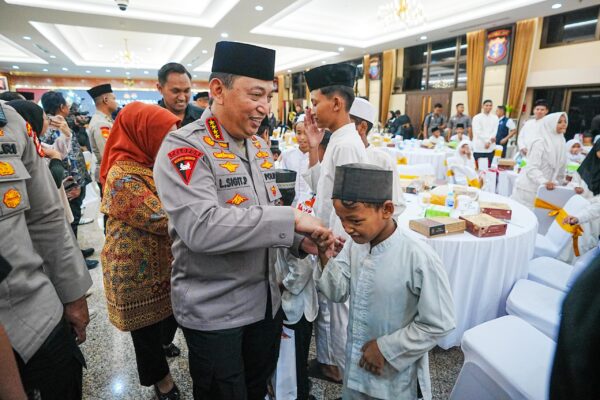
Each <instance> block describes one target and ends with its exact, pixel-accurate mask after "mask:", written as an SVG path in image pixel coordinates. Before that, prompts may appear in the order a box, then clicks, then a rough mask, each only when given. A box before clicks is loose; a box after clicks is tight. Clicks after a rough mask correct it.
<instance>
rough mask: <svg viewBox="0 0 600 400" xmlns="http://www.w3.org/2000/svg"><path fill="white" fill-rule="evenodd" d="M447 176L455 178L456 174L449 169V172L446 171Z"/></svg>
mask: <svg viewBox="0 0 600 400" xmlns="http://www.w3.org/2000/svg"><path fill="white" fill-rule="evenodd" d="M446 176H454V172H452V170H451V169H448V171H446Z"/></svg>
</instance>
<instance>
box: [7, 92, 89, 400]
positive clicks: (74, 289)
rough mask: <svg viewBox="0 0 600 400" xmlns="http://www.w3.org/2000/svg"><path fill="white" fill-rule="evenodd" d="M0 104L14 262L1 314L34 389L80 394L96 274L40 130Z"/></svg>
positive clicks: (46, 395)
mask: <svg viewBox="0 0 600 400" xmlns="http://www.w3.org/2000/svg"><path fill="white" fill-rule="evenodd" d="M0 106H1V107H2V109H3V110H4V114H5V115H6V122H7V123H6V125H4V126H0V232H2V233H1V234H0V254H2V256H3V257H5V258H6V259H7V260H10V263H11V265H12V267H13V271H12V272H11V274H10V275H9V276H8V277H7V278H6V280H5V281H3V282H2V283H1V284H0V321H2V325H4V328H5V330H6V332H7V334H8V338H9V339H10V342H11V344H12V346H13V349H14V351H15V356H16V358H17V364H18V367H19V372H20V374H21V379H22V381H23V385H24V387H25V390H26V391H27V393H28V394H29V395H30V396H35V395H36V394H35V393H38V395H41V398H42V399H44V400H46V399H79V398H81V390H82V367H83V366H84V364H85V361H84V359H83V355H82V353H81V351H80V350H79V347H78V346H77V345H78V344H81V343H83V341H85V336H86V333H85V331H86V326H87V324H88V323H89V316H88V308H87V303H86V300H85V292H86V291H87V290H88V289H89V288H90V287H91V285H92V279H91V277H90V274H89V272H88V271H87V269H86V267H85V263H84V262H83V256H82V254H81V250H80V249H79V247H78V246H77V243H76V241H75V237H74V235H73V231H72V230H71V228H70V227H69V225H68V222H67V220H66V218H65V212H64V210H63V206H62V202H61V201H60V198H59V193H58V190H57V189H56V186H55V185H54V181H53V180H52V176H51V175H50V171H49V170H48V167H47V166H46V163H45V161H44V160H43V159H42V157H41V156H40V155H39V154H38V151H36V146H37V145H38V144H39V142H37V137H35V134H33V135H32V136H28V133H27V128H26V125H25V121H24V120H23V118H21V116H20V115H19V114H17V112H16V111H15V110H14V109H13V108H12V107H10V106H8V105H7V104H6V103H4V102H2V101H0ZM0 125H1V124H0Z"/></svg>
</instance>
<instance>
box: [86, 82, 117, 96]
mask: <svg viewBox="0 0 600 400" xmlns="http://www.w3.org/2000/svg"><path fill="white" fill-rule="evenodd" d="M87 92H88V94H89V95H90V97H91V98H92V99H95V98H96V97H98V96H102V95H103V94H106V93H112V92H113V90H112V87H111V86H110V83H105V84H102V85H98V86H94V87H93V88H91V89H90V90H88V91H87Z"/></svg>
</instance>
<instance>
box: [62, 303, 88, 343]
mask: <svg viewBox="0 0 600 400" xmlns="http://www.w3.org/2000/svg"><path fill="white" fill-rule="evenodd" d="M64 316H65V319H66V320H67V322H68V323H69V325H71V329H73V333H75V342H76V343H77V344H81V343H83V342H85V328H86V327H87V326H88V324H89V323H90V316H89V314H88V306H87V300H86V299H85V296H83V297H81V298H80V299H79V300H75V301H74V302H72V303H67V304H65V311H64Z"/></svg>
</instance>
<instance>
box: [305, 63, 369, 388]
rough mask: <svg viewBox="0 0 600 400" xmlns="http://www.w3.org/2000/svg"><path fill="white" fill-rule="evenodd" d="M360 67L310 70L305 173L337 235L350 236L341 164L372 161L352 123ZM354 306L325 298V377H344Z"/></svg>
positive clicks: (320, 321) (319, 335) (321, 344)
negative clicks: (338, 176) (344, 220)
mask: <svg viewBox="0 0 600 400" xmlns="http://www.w3.org/2000/svg"><path fill="white" fill-rule="evenodd" d="M355 76H356V67H354V66H352V65H351V64H346V63H341V64H328V65H323V66H321V67H317V68H313V69H311V70H310V71H307V72H306V73H305V74H304V77H305V78H306V84H307V85H308V88H309V90H310V94H311V102H312V109H310V108H309V109H307V110H306V114H305V118H304V127H305V130H306V136H307V138H308V142H309V147H310V150H309V170H308V171H307V172H306V173H305V174H304V175H303V177H304V179H305V180H306V182H307V183H308V184H309V186H310V187H311V189H312V191H313V192H314V193H315V194H316V200H315V203H314V212H315V216H316V217H317V218H319V219H320V220H321V221H323V223H324V225H325V226H326V227H328V228H331V229H332V230H333V232H334V233H335V234H336V235H345V233H344V230H343V228H342V226H341V223H340V221H339V218H338V217H337V216H336V215H335V211H334V209H333V203H332V200H331V191H332V188H333V179H334V174H335V167H336V166H338V165H344V164H348V163H355V162H367V154H366V150H365V146H364V145H363V143H362V141H361V140H360V138H359V136H358V133H357V132H356V128H355V127H354V124H353V123H352V121H350V115H349V114H348V113H349V111H350V107H351V106H352V102H353V101H354V79H355ZM325 129H328V130H330V131H331V132H332V134H331V138H330V139H329V144H328V145H327V150H326V151H325V154H324V156H323V160H322V161H319V151H318V148H319V144H320V143H321V140H322V139H323V136H324V133H325ZM347 325H348V305H347V304H343V303H341V304H337V303H332V302H330V301H329V300H328V299H327V298H325V297H324V296H322V295H321V296H320V297H319V317H318V318H317V323H316V329H315V339H316V347H317V361H318V362H319V363H320V365H319V368H320V370H321V372H322V373H323V375H325V376H326V377H327V378H329V379H331V380H335V381H338V380H339V379H341V372H342V371H343V369H344V364H345V352H344V349H345V347H346V327H347Z"/></svg>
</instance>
